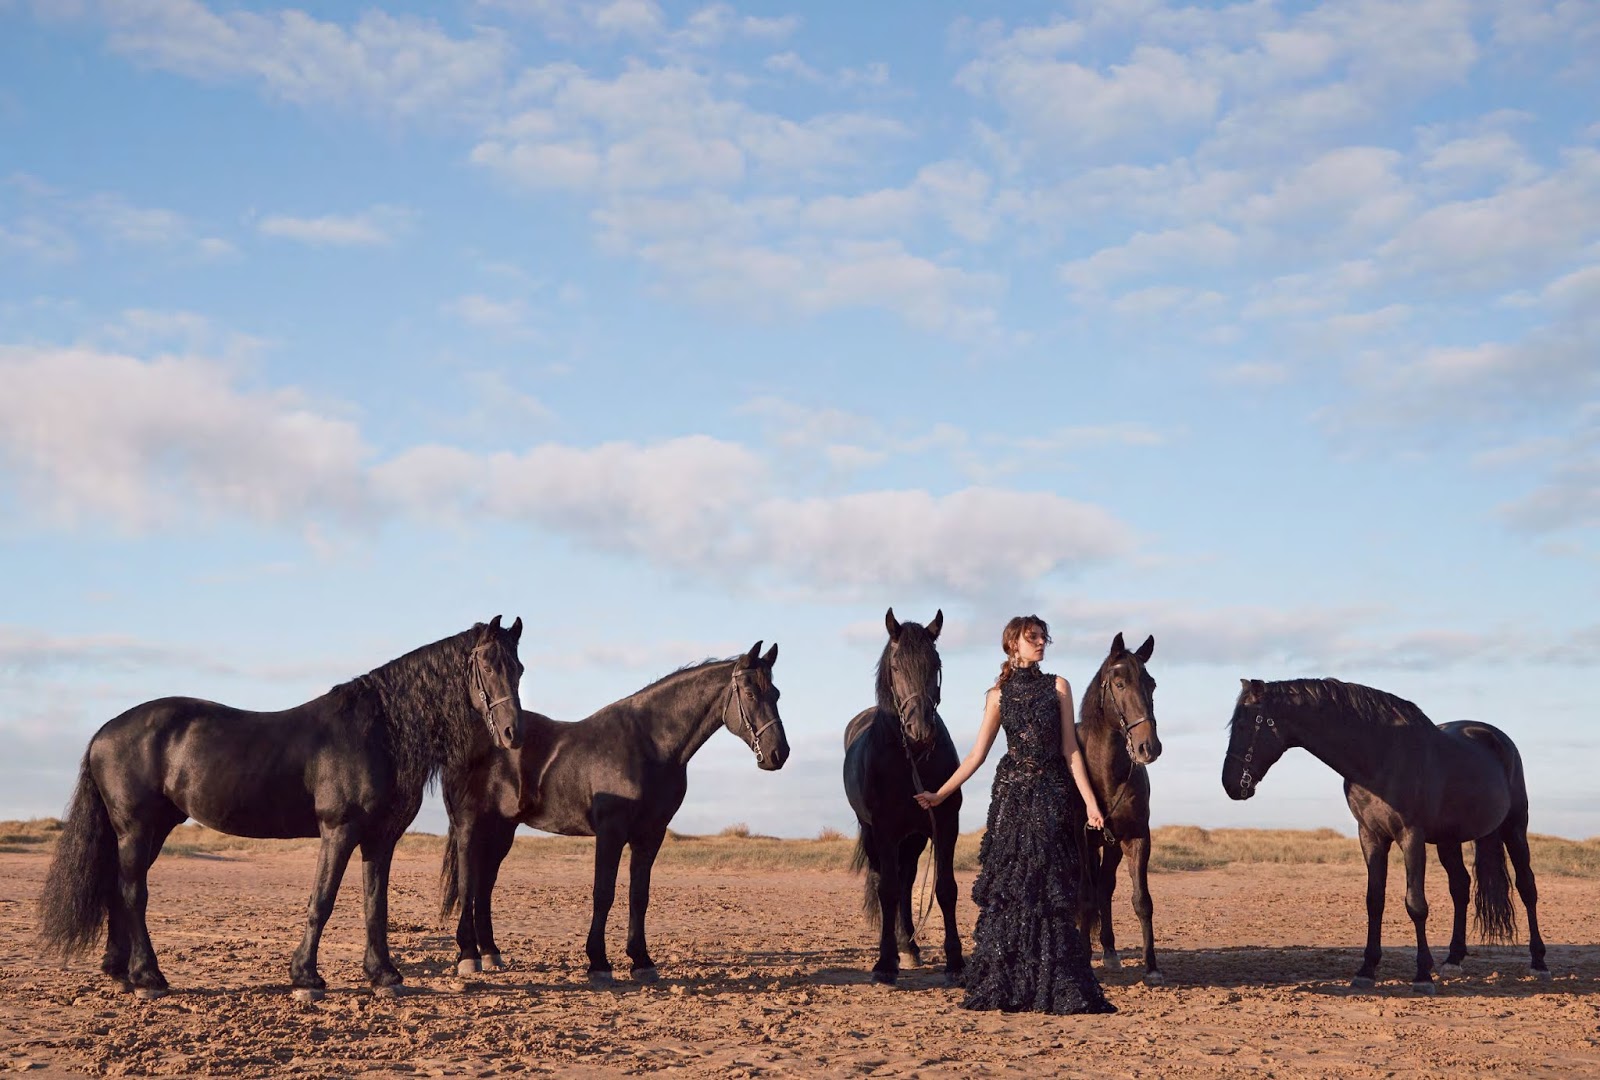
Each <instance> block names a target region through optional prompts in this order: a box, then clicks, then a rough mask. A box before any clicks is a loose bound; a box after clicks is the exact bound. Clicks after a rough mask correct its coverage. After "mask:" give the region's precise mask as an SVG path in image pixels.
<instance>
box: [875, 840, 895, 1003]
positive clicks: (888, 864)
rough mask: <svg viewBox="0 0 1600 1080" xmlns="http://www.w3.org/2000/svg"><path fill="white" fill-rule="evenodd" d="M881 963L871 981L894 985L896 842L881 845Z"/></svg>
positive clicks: (879, 889)
mask: <svg viewBox="0 0 1600 1080" xmlns="http://www.w3.org/2000/svg"><path fill="white" fill-rule="evenodd" d="M877 885H878V962H877V963H876V964H874V965H872V981H873V982H875V983H882V984H883V985H885V986H893V985H894V984H895V980H896V979H898V978H899V977H900V950H899V948H898V942H897V941H896V938H895V921H896V919H897V918H898V917H899V915H898V913H899V910H900V848H899V845H898V844H897V843H895V842H894V841H892V840H890V841H884V840H879V842H878V866H877Z"/></svg>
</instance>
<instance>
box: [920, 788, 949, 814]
mask: <svg viewBox="0 0 1600 1080" xmlns="http://www.w3.org/2000/svg"><path fill="white" fill-rule="evenodd" d="M913 797H914V798H915V799H916V800H917V805H918V806H920V807H922V808H923V809H924V810H932V809H933V808H934V807H935V806H938V805H939V804H940V803H942V802H944V801H945V799H947V798H949V796H948V795H940V794H939V793H938V792H937V791H919V792H917V793H916V795H915V796H913Z"/></svg>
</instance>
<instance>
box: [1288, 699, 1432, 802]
mask: <svg viewBox="0 0 1600 1080" xmlns="http://www.w3.org/2000/svg"><path fill="white" fill-rule="evenodd" d="M1269 710H1270V711H1269ZM1262 715H1263V716H1271V717H1272V718H1273V719H1274V720H1276V721H1277V722H1278V723H1279V724H1280V725H1282V726H1283V728H1284V731H1285V734H1286V736H1287V738H1288V739H1289V741H1290V743H1291V744H1292V745H1294V746H1300V747H1304V748H1305V750H1306V752H1307V753H1309V754H1311V756H1313V757H1315V758H1316V759H1317V760H1318V761H1320V762H1322V763H1323V764H1324V765H1326V766H1328V767H1329V768H1330V769H1332V770H1333V771H1334V772H1336V773H1338V774H1339V775H1340V776H1342V777H1344V778H1345V779H1346V780H1350V781H1353V782H1355V783H1357V784H1361V783H1363V782H1364V781H1365V780H1367V779H1368V778H1370V777H1373V776H1375V775H1376V774H1377V773H1378V772H1379V770H1380V769H1381V768H1382V766H1383V763H1384V761H1385V760H1386V759H1387V758H1388V756H1389V748H1390V747H1391V746H1392V745H1393V744H1394V742H1396V741H1397V740H1398V738H1399V737H1400V733H1401V732H1402V731H1403V730H1404V729H1402V728H1387V727H1383V726H1381V725H1378V724H1373V723H1369V722H1365V721H1362V720H1359V719H1355V718H1353V717H1352V716H1351V715H1350V714H1349V713H1348V712H1347V711H1345V710H1342V709H1339V708H1337V707H1335V706H1332V705H1329V704H1326V703H1323V702H1294V701H1287V702H1277V703H1273V704H1270V705H1268V706H1265V707H1264V708H1263V711H1262Z"/></svg>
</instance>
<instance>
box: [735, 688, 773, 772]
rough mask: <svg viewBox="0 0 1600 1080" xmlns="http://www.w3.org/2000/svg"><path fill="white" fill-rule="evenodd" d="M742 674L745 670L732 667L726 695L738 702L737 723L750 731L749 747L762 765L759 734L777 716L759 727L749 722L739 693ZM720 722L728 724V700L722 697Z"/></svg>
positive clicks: (763, 760)
mask: <svg viewBox="0 0 1600 1080" xmlns="http://www.w3.org/2000/svg"><path fill="white" fill-rule="evenodd" d="M742 674H746V672H742V671H740V670H739V669H737V668H736V669H734V672H733V677H732V678H731V679H729V680H728V697H731V698H733V700H734V701H736V702H738V703H739V723H741V724H743V725H744V729H745V731H747V732H749V733H750V738H749V743H750V749H752V750H754V751H755V754H756V764H757V765H762V764H765V763H766V760H767V755H766V754H764V753H763V752H762V750H761V736H762V735H763V734H765V733H766V730H767V729H768V728H770V727H772V726H773V725H774V724H776V723H777V722H778V718H777V717H776V716H774V717H773V718H772V719H771V720H768V721H767V722H766V723H765V724H762V725H761V726H760V727H756V726H755V724H754V723H752V722H751V720H750V714H749V713H748V712H747V711H746V710H745V707H744V695H743V694H741V693H739V677H740V675H742ZM722 724H723V726H724V727H728V726H729V724H728V702H727V699H726V698H724V699H723V702H722Z"/></svg>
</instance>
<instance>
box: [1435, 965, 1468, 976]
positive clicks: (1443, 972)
mask: <svg viewBox="0 0 1600 1080" xmlns="http://www.w3.org/2000/svg"><path fill="white" fill-rule="evenodd" d="M1462 974H1463V973H1462V971H1461V965H1460V964H1440V965H1439V977H1440V978H1441V979H1457V978H1460V977H1461V975H1462Z"/></svg>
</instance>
